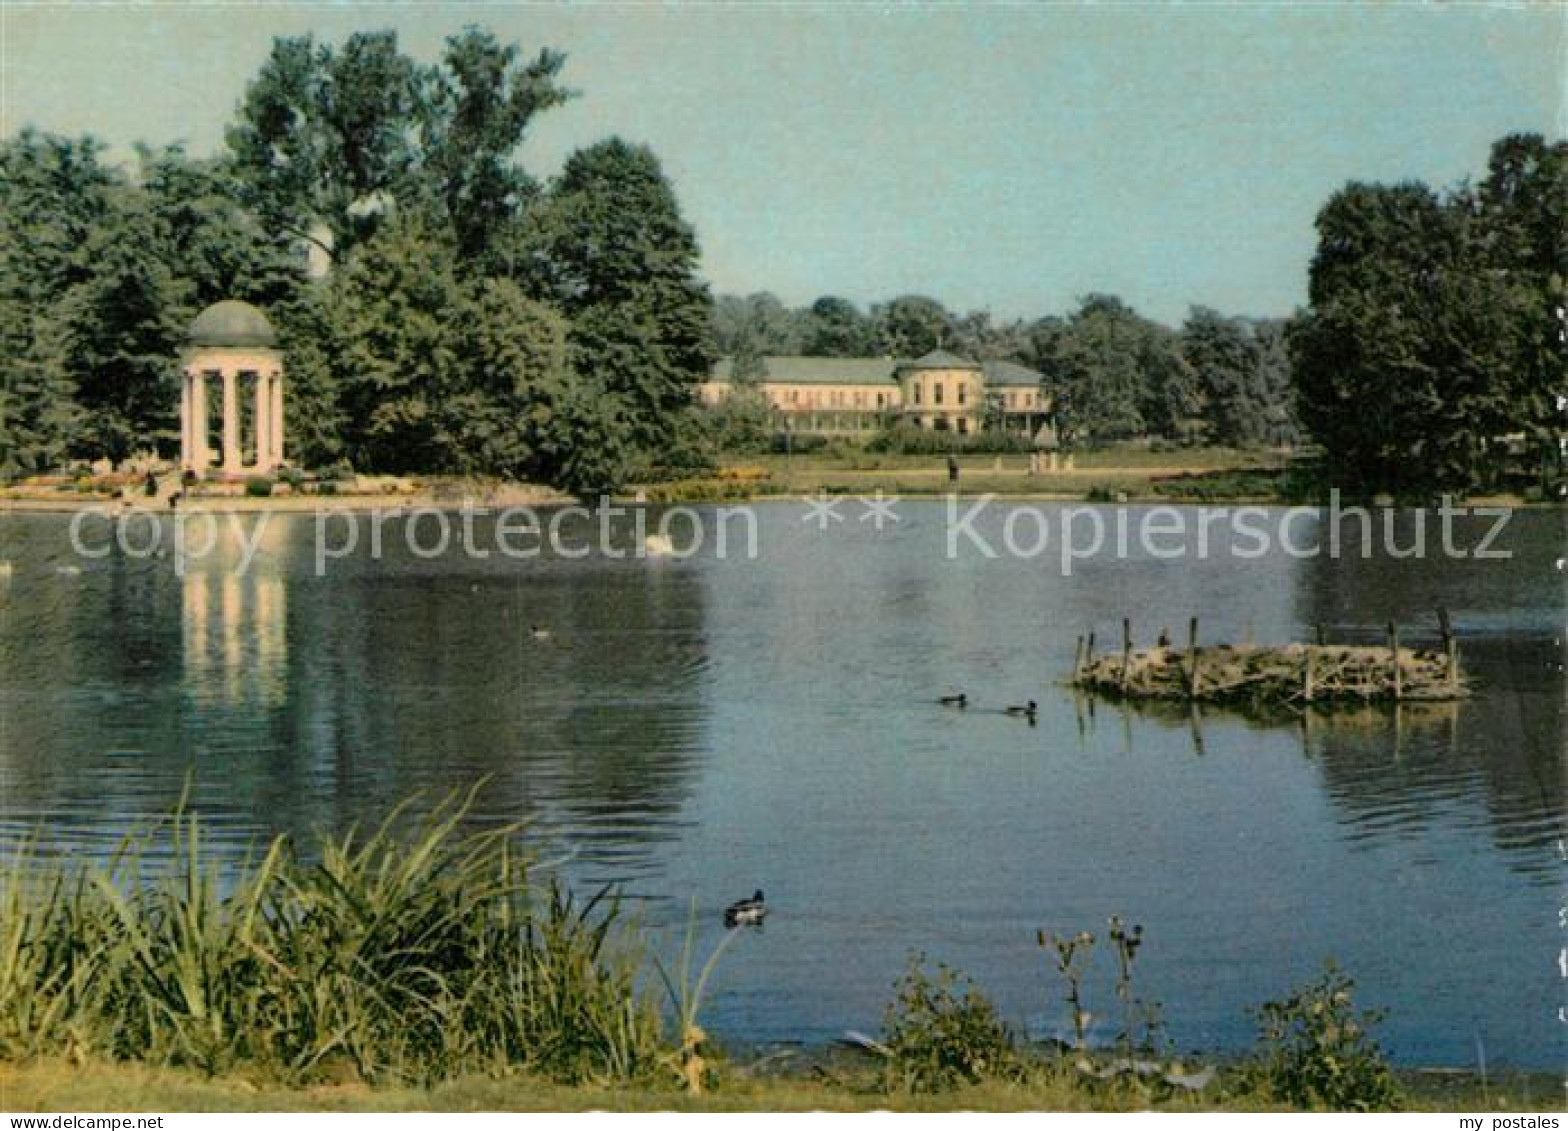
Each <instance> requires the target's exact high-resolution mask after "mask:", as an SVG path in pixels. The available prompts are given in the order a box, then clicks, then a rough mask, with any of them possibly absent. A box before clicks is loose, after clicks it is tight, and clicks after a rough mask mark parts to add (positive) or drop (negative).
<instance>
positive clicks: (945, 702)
mask: <svg viewBox="0 0 1568 1131" xmlns="http://www.w3.org/2000/svg"><path fill="white" fill-rule="evenodd" d="M937 702H938V703H940V704H942V706H944V707H967V706H969V696H968V695H967V694H966V693H964V692H962V691H960V692H959V693H958V694H957V695H944V696H942V698H940V699H938V700H937Z"/></svg>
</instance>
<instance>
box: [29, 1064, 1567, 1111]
mask: <svg viewBox="0 0 1568 1131" xmlns="http://www.w3.org/2000/svg"><path fill="white" fill-rule="evenodd" d="M1397 1075H1398V1079H1399V1083H1400V1087H1401V1096H1402V1103H1401V1110H1405V1111H1434V1112H1435V1111H1470V1112H1475V1111H1562V1110H1565V1105H1564V1102H1563V1095H1564V1093H1563V1087H1562V1083H1561V1080H1560V1079H1559V1078H1558V1077H1556V1076H1554V1075H1551V1074H1548V1073H1508V1074H1504V1075H1501V1076H1498V1077H1495V1078H1492V1079H1489V1080H1482V1078H1481V1077H1479V1076H1477V1075H1475V1074H1474V1073H1471V1072H1462V1071H1449V1070H1441V1069H1412V1070H1405V1071H1401V1072H1399V1073H1398V1074H1397ZM0 1109H4V1110H6V1111H13V1112H20V1111H30V1112H72V1111H75V1112H86V1111H103V1112H157V1111H629V1112H630V1111H694V1112H697V1111H713V1112H722V1111H845V1112H867V1111H1141V1110H1149V1109H1153V1110H1158V1111H1294V1110H1298V1109H1296V1108H1293V1107H1290V1106H1288V1105H1283V1104H1276V1103H1271V1102H1268V1101H1267V1100H1265V1099H1264V1098H1262V1097H1260V1096H1259V1095H1257V1094H1256V1093H1250V1092H1247V1093H1241V1092H1236V1091H1231V1090H1227V1089H1226V1088H1225V1086H1224V1078H1223V1077H1222V1078H1221V1083H1220V1084H1219V1085H1218V1086H1217V1087H1216V1088H1214V1089H1211V1090H1208V1091H1205V1092H1203V1093H1200V1094H1198V1095H1182V1096H1177V1097H1172V1098H1170V1099H1167V1100H1164V1101H1151V1099H1150V1098H1149V1097H1148V1096H1147V1095H1145V1094H1142V1093H1139V1092H1135V1091H1133V1090H1131V1089H1130V1088H1120V1089H1118V1088H1099V1089H1095V1090H1090V1089H1087V1088H1085V1087H1083V1086H1082V1085H1079V1084H1076V1083H1075V1082H1074V1081H1072V1080H1071V1079H1070V1078H1068V1077H1067V1076H1066V1075H1064V1074H1063V1073H1061V1072H1060V1071H1053V1070H1049V1069H1042V1070H1041V1071H1039V1072H1037V1073H1035V1074H1033V1075H1032V1076H1031V1077H1030V1078H1028V1079H1025V1080H1022V1081H995V1080H993V1081H986V1082H983V1083H980V1084H975V1085H971V1086H969V1087H965V1088H960V1089H957V1090H954V1091H949V1092H941V1093H936V1094H930V1093H909V1092H888V1091H885V1090H883V1089H882V1088H880V1087H879V1077H878V1075H877V1073H876V1072H875V1070H874V1069H871V1068H866V1067H859V1068H856V1067H853V1066H834V1067H826V1068H825V1067H822V1066H821V1065H819V1064H816V1063H815V1062H812V1063H811V1065H810V1066H809V1067H808V1068H804V1069H802V1070H798V1071H790V1072H787V1073H782V1074H768V1073H766V1072H764V1071H762V1070H760V1068H759V1066H757V1065H744V1064H737V1065H734V1066H729V1067H726V1068H724V1069H723V1070H721V1071H720V1072H719V1073H718V1080H717V1083H716V1085H715V1086H714V1087H713V1088H712V1089H711V1090H709V1091H707V1092H705V1093H704V1094H702V1095H693V1094H691V1093H689V1092H685V1091H681V1090H679V1089H678V1088H676V1087H675V1086H674V1085H673V1084H670V1085H668V1086H660V1085H658V1084H650V1083H640V1084H637V1083H629V1084H620V1085H610V1084H593V1083H588V1084H579V1085H566V1084H560V1083H555V1082H552V1081H550V1080H547V1079H542V1078H540V1077H536V1076H528V1075H515V1076H493V1077H492V1076H469V1077H462V1078H459V1079H455V1080H450V1081H446V1082H443V1083H441V1084H438V1085H435V1086H432V1087H429V1088H410V1087H398V1086H389V1087H375V1088H372V1087H368V1086H366V1085H364V1084H361V1083H358V1082H353V1081H344V1082H337V1083H329V1084H318V1085H313V1086H309V1087H294V1088H290V1087H285V1086H282V1085H279V1084H277V1083H276V1082H272V1081H269V1080H267V1079H266V1078H265V1076H262V1075H258V1076H255V1077H251V1076H248V1075H246V1074H245V1073H243V1072H231V1073H226V1074H222V1075H218V1076H206V1075H203V1074H200V1073H197V1072H193V1071H190V1070H187V1069H173V1068H161V1067H153V1066H150V1065H144V1064H135V1063H108V1062H85V1063H71V1062H69V1061H65V1060H57V1059H51V1060H37V1061H26V1062H4V1061H0Z"/></svg>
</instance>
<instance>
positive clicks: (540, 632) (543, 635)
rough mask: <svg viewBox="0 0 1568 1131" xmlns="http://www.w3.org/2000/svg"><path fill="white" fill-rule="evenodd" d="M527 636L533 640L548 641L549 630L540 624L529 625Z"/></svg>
mask: <svg viewBox="0 0 1568 1131" xmlns="http://www.w3.org/2000/svg"><path fill="white" fill-rule="evenodd" d="M528 635H529V636H532V637H533V638H534V639H535V640H548V639H550V630H549V629H548V628H546V627H544V625H542V624H531V625H529V626H528Z"/></svg>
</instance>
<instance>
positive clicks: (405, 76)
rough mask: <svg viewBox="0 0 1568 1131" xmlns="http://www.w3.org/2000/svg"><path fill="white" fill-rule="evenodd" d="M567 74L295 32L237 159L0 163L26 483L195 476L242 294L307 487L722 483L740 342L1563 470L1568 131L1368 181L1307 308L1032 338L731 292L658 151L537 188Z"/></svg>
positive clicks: (1168, 424)
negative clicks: (717, 289)
mask: <svg viewBox="0 0 1568 1131" xmlns="http://www.w3.org/2000/svg"><path fill="white" fill-rule="evenodd" d="M564 63H565V60H564V57H563V56H561V55H560V54H559V53H557V52H553V51H549V50H543V51H540V52H538V53H536V54H534V55H532V56H527V55H525V54H524V53H523V52H522V50H521V49H520V48H519V47H518V46H516V45H515V44H505V43H501V42H500V41H498V40H497V39H496V38H495V37H494V36H493V35H491V34H490V33H489V32H487V31H485V30H483V29H480V28H467V29H465V30H464V31H462V32H461V33H459V34H457V35H454V36H452V37H451V38H449V39H448V40H447V41H446V45H445V50H444V52H443V54H442V56H441V58H440V59H439V60H438V61H437V62H436V63H434V64H430V65H426V64H423V63H421V62H419V61H418V60H415V59H413V58H410V57H409V56H407V55H405V54H404V53H403V52H402V51H401V50H400V49H399V47H398V43H397V38H396V35H395V34H394V33H392V32H366V33H359V34H355V35H352V36H350V37H348V39H346V40H345V41H344V42H342V43H341V44H336V45H334V44H328V43H321V42H318V41H316V40H315V39H314V38H313V37H311V36H308V35H307V36H301V37H293V38H281V39H278V40H276V41H274V43H273V46H272V49H271V52H270V54H269V55H268V57H267V59H266V61H265V62H264V64H263V65H262V67H261V68H260V70H259V71H258V73H257V74H256V75H255V76H254V78H253V79H252V81H251V82H250V83H249V85H248V86H247V89H246V92H245V94H244V97H243V98H242V100H241V101H240V104H239V105H238V107H237V109H236V112H235V115H234V119H233V121H232V122H231V124H230V126H229V128H228V130H227V134H226V145H225V148H224V151H223V152H222V153H220V154H219V155H218V156H216V157H213V158H210V159H197V158H193V157H191V156H190V155H188V154H186V153H185V152H184V151H183V150H182V149H181V148H179V147H177V146H175V147H166V148H162V149H154V148H149V147H146V146H141V147H138V149H137V153H136V159H135V162H134V165H133V167H132V168H131V169H129V170H127V169H123V168H120V167H117V166H115V165H112V164H110V163H109V161H108V160H107V158H106V154H105V147H104V146H103V144H102V143H101V142H99V141H97V140H95V139H92V138H63V137H58V136H53V135H50V134H45V133H40V132H37V131H34V130H31V129H27V130H23V131H22V132H21V133H19V134H18V135H16V136H14V137H11V138H8V139H5V140H4V141H0V472H6V473H16V472H30V471H39V470H46V469H50V468H54V467H58V466H60V465H62V464H63V463H66V462H67V461H70V460H73V459H97V458H100V457H108V458H110V459H113V460H116V461H119V460H122V459H124V458H125V457H126V456H128V455H130V454H132V453H133V452H135V451H138V450H144V449H147V448H149V447H154V448H156V449H158V450H159V451H161V452H163V453H165V454H172V452H173V451H174V449H175V447H176V446H177V436H178V420H177V419H176V413H177V403H178V396H177V390H178V383H177V382H178V362H177V357H178V354H179V352H180V349H181V347H182V346H183V345H184V333H185V327H186V326H187V325H188V324H189V321H190V320H191V318H192V317H193V316H194V315H195V314H196V313H197V312H198V311H199V310H201V309H202V308H203V307H204V306H206V305H208V304H209V303H211V302H214V301H217V300H219V299H222V298H239V299H244V300H247V301H250V302H253V303H256V304H257V305H260V306H262V307H264V308H265V309H266V310H267V311H268V313H269V315H270V316H271V317H272V319H273V321H274V323H275V325H277V327H278V329H279V332H280V337H281V345H282V348H283V350H284V353H285V367H286V372H287V374H288V381H289V398H290V411H289V422H290V423H289V444H290V456H291V459H292V460H294V461H295V462H297V463H299V464H302V465H305V466H309V467H326V466H330V465H334V464H346V465H350V466H352V467H354V468H357V469H360V470H372V471H388V472H414V471H418V472H454V473H473V474H493V475H502V476H511V477H517V478H525V479H531V480H538V481H542V482H547V483H552V484H557V485H560V486H563V487H566V488H567V489H570V490H577V491H584V492H591V491H595V490H599V489H603V488H607V487H612V486H614V485H616V484H618V483H620V482H623V481H625V480H626V479H627V478H628V477H631V476H637V475H649V474H656V473H658V472H659V471H661V470H679V469H682V468H687V469H689V468H693V467H699V466H703V465H704V464H705V462H706V461H707V460H708V459H709V458H710V456H709V452H711V450H712V449H713V448H714V447H715V445H716V444H721V443H722V442H723V440H724V438H725V425H724V424H723V422H722V421H717V422H716V421H715V419H714V417H713V416H712V414H705V413H702V412H700V411H698V410H697V409H696V407H695V404H694V401H695V395H694V394H695V390H696V387H697V385H698V383H699V382H700V381H702V380H703V378H704V377H705V376H706V375H707V373H708V372H709V370H710V367H711V364H712V362H713V360H714V359H715V358H716V357H717V356H719V355H720V354H725V355H729V356H731V357H733V358H734V363H735V372H736V374H737V376H738V378H739V379H741V380H742V381H748V380H753V379H755V377H757V376H758V375H759V373H760V369H761V359H762V358H763V357H764V356H767V355H770V354H812V355H825V356H843V357H869V356H897V357H914V356H918V355H920V354H922V353H925V352H928V351H929V350H931V349H934V348H938V347H942V348H946V349H949V350H952V351H954V352H957V353H961V354H965V355H968V356H970V357H973V358H976V359H981V360H986V359H1005V360H1011V361H1016V362H1019V363H1021V364H1024V365H1027V366H1030V367H1031V368H1034V369H1037V370H1038V371H1040V372H1041V373H1042V374H1043V385H1044V389H1045V391H1046V392H1047V393H1048V394H1049V395H1050V396H1051V398H1052V401H1053V404H1054V406H1055V413H1056V417H1057V420H1056V425H1057V429H1058V435H1059V437H1060V439H1061V440H1062V441H1063V442H1065V443H1067V444H1075V443H1076V444H1096V443H1104V442H1110V441H1118V440H1126V439H1131V438H1138V437H1157V438H1162V439H1165V440H1168V441H1171V442H1181V443H1207V444H1222V445H1228V446H1238V447H1249V446H1259V445H1284V444H1293V443H1297V442H1299V441H1302V440H1306V441H1309V442H1310V443H1311V444H1313V445H1315V446H1316V447H1317V448H1318V449H1319V450H1320V451H1321V452H1322V453H1323V459H1324V464H1325V467H1326V469H1328V471H1329V473H1330V474H1331V475H1332V476H1333V477H1334V478H1335V479H1336V480H1337V482H1338V483H1339V484H1340V485H1342V486H1345V487H1347V488H1351V489H1356V490H1362V491H1366V492H1372V491H1378V490H1388V491H1393V492H1396V493H1401V494H1409V493H1412V492H1416V493H1419V492H1420V491H1424V490H1429V489H1433V488H1441V489H1445V490H1448V489H1452V490H1466V489H1475V488H1483V487H1488V486H1496V485H1498V484H1499V483H1500V482H1501V479H1502V475H1503V469H1504V468H1505V467H1506V466H1507V463H1508V459H1509V458H1510V457H1509V453H1514V454H1515V455H1516V454H1517V453H1518V451H1520V450H1521V449H1522V450H1524V451H1525V452H1526V453H1527V454H1528V455H1529V458H1531V459H1538V460H1539V461H1540V463H1541V465H1542V469H1543V473H1544V472H1545V471H1547V470H1549V469H1551V468H1555V472H1556V474H1558V475H1560V474H1561V453H1560V449H1559V446H1558V441H1559V438H1560V437H1561V436H1562V435H1563V434H1564V428H1563V425H1564V420H1565V419H1568V417H1565V416H1564V415H1563V413H1562V410H1561V408H1560V405H1559V398H1560V397H1562V396H1563V395H1565V394H1568V387H1565V385H1568V383H1565V368H1564V360H1565V356H1564V338H1565V333H1568V323H1565V316H1564V314H1563V313H1562V311H1563V308H1564V307H1565V306H1568V283H1565V280H1568V143H1563V142H1556V143H1548V142H1547V141H1545V140H1544V139H1543V138H1542V137H1540V136H1539V135H1533V134H1519V135H1510V136H1509V137H1505V138H1503V139H1501V140H1499V141H1498V142H1497V143H1496V144H1495V145H1494V146H1493V148H1492V152H1491V156H1490V160H1489V163H1488V167H1487V170H1486V173H1485V176H1484V177H1483V179H1482V180H1481V181H1480V182H1479V183H1478V184H1475V185H1470V184H1468V183H1466V184H1462V185H1460V186H1458V187H1456V188H1454V189H1451V190H1449V191H1446V192H1437V191H1434V190H1432V189H1430V188H1428V187H1426V186H1425V185H1422V184H1419V183H1415V182H1409V183H1401V184H1396V185H1377V184H1362V183H1353V184H1349V185H1346V186H1345V187H1344V188H1342V189H1341V190H1340V191H1339V192H1337V193H1335V194H1334V195H1333V197H1332V198H1331V199H1330V200H1329V201H1328V202H1327V203H1326V204H1325V205H1324V207H1323V209H1322V210H1321V211H1320V213H1319V215H1318V217H1317V231H1318V247H1317V251H1316V254H1315V256H1314V258H1313V260H1312V264H1311V268H1310V277H1309V290H1308V303H1307V305H1306V306H1305V307H1304V308H1302V309H1301V310H1298V311H1297V312H1296V313H1295V314H1294V315H1293V316H1292V317H1290V318H1288V319H1277V318H1244V317H1236V316H1230V315H1225V314H1222V313H1220V312H1217V311H1214V310H1210V309H1206V308H1202V307H1194V308H1193V309H1192V310H1191V311H1190V312H1189V315H1188V317H1187V318H1186V320H1185V321H1184V322H1183V324H1182V325H1181V326H1180V327H1175V328H1172V327H1168V326H1165V325H1162V324H1160V323H1159V322H1156V321H1154V320H1152V319H1150V318H1148V317H1146V316H1144V315H1142V314H1140V313H1139V312H1137V311H1136V310H1134V309H1133V308H1132V307H1130V306H1129V305H1128V304H1126V303H1125V302H1123V301H1121V300H1120V299H1118V298H1116V297H1115V296H1110V295H1089V296H1087V297H1085V298H1083V299H1082V300H1081V301H1080V302H1079V303H1078V305H1077V307H1076V309H1074V310H1072V311H1071V312H1069V313H1066V314H1061V315H1056V314H1053V315H1047V316H1044V317H1040V318H1036V319H1016V320H1012V321H995V320H993V319H992V317H991V316H990V315H989V314H988V313H987V312H985V311H974V312H969V313H957V312H954V311H950V310H948V309H947V308H946V307H945V306H943V304H942V303H940V302H939V301H937V300H935V299H933V298H930V297H927V296H923V295H903V296H900V297H896V298H893V299H891V300H889V301H886V302H882V303H876V304H873V305H871V306H870V307H869V308H868V309H865V310H862V309H861V308H860V307H858V306H857V305H856V304H855V303H853V302H851V301H849V300H847V299H845V298H842V297H837V296H832V295H828V296H824V297H822V298H819V299H817V300H816V301H815V302H813V303H811V304H810V305H809V306H806V307H802V308H790V307H787V306H786V305H785V304H784V303H782V302H780V301H779V300H778V299H777V298H776V297H774V296H772V295H770V294H766V293H762V294H755V295H750V296H744V297H740V296H723V297H720V298H719V299H718V300H717V301H715V300H714V299H713V298H712V297H711V296H710V294H709V292H708V289H707V287H706V285H705V284H704V283H703V282H702V281H701V279H700V278H699V277H698V274H697V264H698V245H697V240H696V236H695V233H694V232H693V230H692V228H691V226H690V225H689V224H688V223H687V222H686V221H685V219H684V218H683V217H682V215H681V212H680V208H679V204H678V202H677V200H676V197H675V194H674V191H673V189H672V188H671V186H670V184H669V181H668V179H667V178H666V177H665V176H664V173H663V170H662V169H661V167H660V164H659V161H658V159H657V157H656V156H655V155H654V154H653V153H652V152H650V151H649V150H648V149H647V148H645V147H642V146H638V145H633V144H630V143H628V142H626V141H624V140H621V139H619V138H613V137H612V138H610V139H608V140H605V141H601V142H598V143H596V144H593V145H589V146H587V147H585V148H583V149H580V150H578V151H577V152H575V153H573V154H571V155H570V156H569V157H568V159H567V161H566V163H565V166H564V168H563V169H562V171H561V173H560V174H559V175H558V176H556V177H555V178H553V179H552V180H551V181H549V182H548V183H542V182H540V181H539V180H538V179H536V178H535V177H533V176H532V175H531V174H530V173H529V172H528V171H527V170H526V169H525V168H524V167H522V165H521V164H520V163H519V162H518V160H517V157H516V154H517V151H518V148H519V146H520V144H521V143H522V141H523V139H524V137H525V136H526V135H527V132H528V130H529V128H530V126H531V125H532V124H533V123H534V122H535V121H536V120H537V118H538V116H539V115H540V114H543V113H547V112H548V111H549V110H550V109H552V108H554V107H556V106H559V105H561V104H562V103H564V102H566V101H567V100H569V99H570V98H571V97H573V92H572V91H571V90H570V89H569V88H567V87H566V86H565V85H563V83H562V81H561V72H562V70H563V67H564ZM307 249H308V250H309V251H311V252H312V253H313V254H314V256H315V257H316V258H317V259H318V260H321V261H324V262H326V263H328V264H330V268H329V269H328V270H327V271H326V272H325V275H324V277H322V278H313V277H312V272H310V271H309V270H307V262H306V259H307V257H306V255H305V254H304V253H305V251H306V250H307ZM766 424H767V419H766V411H765V406H764V411H762V413H761V414H760V415H758V418H757V419H756V420H753V421H750V422H749V424H748V427H751V428H752V429H753V430H755V428H757V427H765V426H766ZM1554 461H1555V462H1554Z"/></svg>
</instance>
